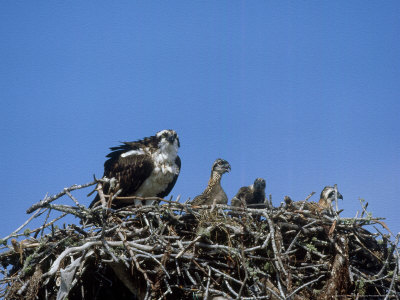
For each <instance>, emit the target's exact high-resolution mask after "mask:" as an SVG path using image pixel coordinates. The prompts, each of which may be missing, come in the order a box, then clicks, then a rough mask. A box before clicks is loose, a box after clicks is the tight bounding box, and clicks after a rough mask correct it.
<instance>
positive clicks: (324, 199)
mask: <svg viewBox="0 0 400 300" xmlns="http://www.w3.org/2000/svg"><path fill="white" fill-rule="evenodd" d="M336 192H337V194H336V198H337V199H342V200H343V196H342V195H341V194H340V193H339V192H338V191H337V190H336ZM319 198H320V199H319V201H318V203H316V202H312V201H311V202H306V203H304V204H303V202H304V201H298V202H294V201H292V199H290V197H289V196H285V198H284V201H285V203H286V207H287V208H289V209H295V210H299V209H300V208H301V207H303V209H305V210H309V211H312V212H313V213H321V212H325V213H329V214H332V213H333V211H332V202H333V201H335V188H333V187H331V186H326V187H324V189H323V190H322V192H321V195H320V197H319Z"/></svg>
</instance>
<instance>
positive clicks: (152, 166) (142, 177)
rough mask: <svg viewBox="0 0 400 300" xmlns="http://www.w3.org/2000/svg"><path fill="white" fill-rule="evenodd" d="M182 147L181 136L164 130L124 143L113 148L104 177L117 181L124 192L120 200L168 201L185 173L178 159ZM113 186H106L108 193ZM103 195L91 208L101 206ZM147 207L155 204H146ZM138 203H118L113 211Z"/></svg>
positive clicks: (113, 204) (135, 201)
mask: <svg viewBox="0 0 400 300" xmlns="http://www.w3.org/2000/svg"><path fill="white" fill-rule="evenodd" d="M179 147H180V143H179V138H178V135H177V134H176V132H175V131H174V130H162V131H159V132H157V133H156V135H154V136H151V137H145V138H144V139H142V140H138V141H134V142H123V143H122V145H120V146H117V147H112V148H110V149H111V150H112V152H111V153H110V154H108V155H107V157H108V160H106V162H105V163H104V176H105V177H107V178H113V177H114V178H116V179H117V180H118V183H119V188H120V189H122V192H121V194H120V195H119V196H121V197H123V196H125V197H128V196H138V197H161V198H162V197H165V196H167V195H168V194H169V193H170V191H171V190H172V188H173V187H174V185H175V183H176V180H177V179H178V175H179V172H180V169H181V159H180V158H179V156H178V149H179ZM108 188H109V186H107V185H106V186H104V190H105V191H107V189H108ZM99 200H100V197H99V195H97V196H96V198H95V199H94V200H93V201H92V203H91V204H90V206H89V207H93V206H95V205H97V202H98V201H99ZM146 202H147V203H146V204H147V205H151V204H152V202H153V201H152V200H146ZM132 203H135V205H140V204H142V201H141V200H137V199H135V200H134V201H129V202H128V203H126V202H122V201H114V202H113V203H112V207H113V208H121V207H123V206H127V205H130V204H132Z"/></svg>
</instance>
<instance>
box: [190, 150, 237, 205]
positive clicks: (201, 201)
mask: <svg viewBox="0 0 400 300" xmlns="http://www.w3.org/2000/svg"><path fill="white" fill-rule="evenodd" d="M230 170H231V166H230V164H229V163H228V162H227V161H226V160H224V159H221V158H218V159H217V160H216V161H215V162H214V163H213V165H212V168H211V176H210V180H209V181H208V184H207V187H206V189H205V190H204V191H203V193H201V194H200V195H198V196H196V197H195V198H194V199H193V201H192V205H213V204H227V203H228V197H227V196H226V194H225V192H224V190H223V189H222V187H221V177H222V175H223V174H224V173H226V172H229V171H230Z"/></svg>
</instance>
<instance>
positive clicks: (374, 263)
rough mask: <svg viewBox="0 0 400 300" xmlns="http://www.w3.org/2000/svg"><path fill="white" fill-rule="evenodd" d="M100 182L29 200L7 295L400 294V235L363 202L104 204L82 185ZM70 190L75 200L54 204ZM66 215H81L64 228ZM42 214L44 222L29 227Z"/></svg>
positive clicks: (9, 267) (7, 262) (11, 241)
mask: <svg viewBox="0 0 400 300" xmlns="http://www.w3.org/2000/svg"><path fill="white" fill-rule="evenodd" d="M96 184H99V181H97V180H96V181H94V182H91V183H88V184H86V185H80V186H72V187H70V188H65V189H64V190H63V191H61V192H60V193H59V194H57V195H54V196H51V197H46V198H45V199H43V200H42V201H40V202H38V203H36V204H35V205H33V206H32V207H31V208H30V209H28V212H29V213H33V214H32V215H31V217H30V218H29V219H28V220H27V221H26V222H25V223H24V224H23V225H22V226H21V227H20V228H18V229H17V230H16V231H15V232H13V233H11V234H10V235H9V236H7V237H5V238H4V239H3V241H2V242H3V244H4V245H5V246H4V247H3V248H2V249H3V250H2V252H1V253H0V263H1V266H2V267H1V272H2V275H3V278H2V279H1V290H0V296H1V297H4V298H5V299H57V300H61V299H67V298H68V299H70V300H71V299H353V298H359V299H361V298H362V299H377V296H380V297H382V298H383V297H387V298H395V299H398V297H400V286H399V283H400V280H399V249H398V246H397V245H398V240H399V235H397V236H395V237H394V236H391V233H390V231H389V230H388V228H387V227H386V225H385V224H384V223H383V222H382V220H381V219H380V218H373V217H372V216H371V215H370V214H368V213H366V211H365V208H366V205H364V204H363V205H362V208H363V212H362V213H361V214H360V216H357V217H355V218H342V217H340V216H339V215H338V214H337V213H336V212H334V214H333V215H332V214H324V213H320V212H318V211H313V210H310V209H307V208H308V207H309V206H307V205H304V204H305V201H307V200H308V199H307V200H305V201H304V204H301V203H300V204H301V205H299V206H293V205H289V206H288V205H284V204H282V205H281V206H280V207H276V208H268V209H266V208H249V207H248V208H236V207H231V206H226V205H215V206H201V207H193V206H192V205H191V204H188V203H180V202H179V199H177V200H176V201H171V200H165V199H158V198H157V199H154V200H157V201H158V204H157V205H153V206H142V207H132V206H130V207H125V208H123V209H119V210H112V209H110V208H107V203H106V202H107V201H104V199H105V198H107V197H106V196H104V194H103V193H101V190H100V191H99V192H100V193H101V194H102V197H101V198H102V201H103V205H102V206H99V207H97V208H94V209H88V208H87V207H85V206H83V205H81V204H80V203H79V202H78V200H77V199H76V198H75V197H74V196H73V195H72V193H71V192H72V191H73V190H76V189H82V188H86V187H89V186H92V185H96ZM63 196H64V197H63ZM66 196H68V197H69V198H70V200H73V202H74V203H73V205H66V204H54V203H52V202H53V201H54V200H57V199H60V198H61V199H67V198H66ZM116 197H118V195H117V194H116V195H114V196H108V199H109V201H108V202H111V201H112V200H113V199H115V198H116ZM70 200H68V201H70ZM120 200H121V199H120ZM307 203H308V202H307ZM310 207H311V206H310ZM54 213H58V216H57V217H54V218H53V217H52V215H53V214H54ZM67 215H74V216H75V217H77V218H79V219H80V222H79V223H78V222H77V224H70V225H64V226H60V227H59V225H57V224H60V219H62V218H63V217H65V216H67ZM41 218H42V219H44V220H42V222H43V223H42V224H43V225H42V226H40V227H39V228H37V229H34V230H29V229H26V226H27V225H28V223H29V222H31V221H32V220H34V219H36V220H38V219H39V220H40V219H41ZM365 227H368V229H370V228H373V227H374V228H375V230H376V233H371V232H370V231H369V230H367V229H366V228H365ZM378 227H379V228H378ZM370 230H371V229H370ZM384 232H385V233H384ZM17 239H18V240H17Z"/></svg>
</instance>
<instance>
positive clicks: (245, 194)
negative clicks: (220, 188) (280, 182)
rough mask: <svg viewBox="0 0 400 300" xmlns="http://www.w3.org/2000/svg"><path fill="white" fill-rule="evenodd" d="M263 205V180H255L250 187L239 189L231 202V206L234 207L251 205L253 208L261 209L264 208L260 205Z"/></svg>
mask: <svg viewBox="0 0 400 300" xmlns="http://www.w3.org/2000/svg"><path fill="white" fill-rule="evenodd" d="M263 203H265V180H264V179H263V178H257V179H256V180H254V184H252V185H250V186H243V187H241V188H240V189H239V191H238V192H237V194H236V195H235V197H233V198H232V200H231V205H232V206H236V207H240V206H243V207H247V206H248V205H253V206H254V208H263V207H265V206H263V205H260V204H263ZM255 204H257V205H255Z"/></svg>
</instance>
